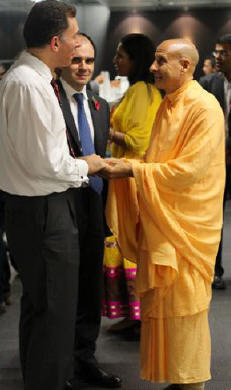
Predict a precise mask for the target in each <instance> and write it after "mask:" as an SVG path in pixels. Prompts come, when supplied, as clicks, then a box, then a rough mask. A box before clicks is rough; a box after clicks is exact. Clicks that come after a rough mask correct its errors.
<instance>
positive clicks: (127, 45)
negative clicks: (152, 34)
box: [120, 33, 156, 85]
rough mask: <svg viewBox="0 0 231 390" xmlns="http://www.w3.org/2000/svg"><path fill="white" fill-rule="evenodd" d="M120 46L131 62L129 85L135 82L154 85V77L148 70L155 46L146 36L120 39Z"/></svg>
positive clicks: (137, 35)
mask: <svg viewBox="0 0 231 390" xmlns="http://www.w3.org/2000/svg"><path fill="white" fill-rule="evenodd" d="M120 42H121V45H122V48H123V49H124V51H125V52H126V53H127V54H128V56H129V58H130V59H131V60H132V61H133V67H132V73H131V74H130V75H128V80H129V82H130V84H131V85H132V84H134V83H136V82H137V81H144V82H146V83H152V84H154V75H153V74H152V73H151V72H150V70H149V68H150V66H151V64H152V63H153V61H154V55H155V49H156V48H155V45H154V43H153V42H152V41H151V39H149V38H148V37H147V36H146V35H143V34H137V33H134V34H128V35H126V36H125V37H123V38H122V39H121V41H120Z"/></svg>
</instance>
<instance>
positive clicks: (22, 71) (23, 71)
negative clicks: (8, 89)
mask: <svg viewBox="0 0 231 390" xmlns="http://www.w3.org/2000/svg"><path fill="white" fill-rule="evenodd" d="M5 84H6V85H9V86H10V85H15V86H18V87H21V88H25V89H26V88H33V87H34V88H38V87H40V86H41V77H39V76H38V74H37V72H36V71H35V70H34V69H33V68H31V67H30V66H28V65H26V64H20V65H18V66H16V67H13V68H12V70H10V71H9V72H8V74H7V76H6V78H5Z"/></svg>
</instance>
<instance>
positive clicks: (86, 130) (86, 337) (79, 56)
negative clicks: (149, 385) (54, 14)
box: [57, 34, 121, 388]
mask: <svg viewBox="0 0 231 390" xmlns="http://www.w3.org/2000/svg"><path fill="white" fill-rule="evenodd" d="M79 44H80V46H79V47H78V48H77V49H76V53H75V57H74V58H73V60H72V64H71V65H70V66H69V67H66V68H63V70H62V74H61V76H62V77H61V79H60V80H58V81H57V84H58V87H59V93H60V100H61V106H62V108H63V114H64V118H65V120H66V124H67V127H68V128H69V130H70V132H71V135H72V137H73V140H74V141H75V148H76V152H77V154H78V155H79V156H81V155H85V154H88V153H89V150H90V151H91V152H92V153H96V154H98V155H100V156H101V157H104V156H105V153H106V145H107V139H108V132H109V126H110V122H109V106H108V104H107V102H106V101H105V100H104V99H101V98H100V97H99V96H98V95H95V94H94V93H93V92H91V91H88V90H87V89H86V85H87V83H88V82H89V80H90V79H91V77H92V74H93V72H94V61H95V45H94V43H93V42H92V40H91V38H90V37H88V36H86V35H84V34H83V35H82V34H79ZM91 148H94V150H92V149H91ZM102 185H103V182H102V179H101V178H96V177H94V178H92V177H91V178H90V181H89V186H88V187H86V188H81V189H77V190H76V195H75V197H76V199H75V200H76V213H77V223H78V228H79V240H80V269H79V278H78V280H77V281H76V283H78V286H79V288H78V291H79V293H78V305H77V317H76V333H75V345H74V379H72V380H70V388H75V386H76V388H78V382H79V381H80V380H81V381H84V382H88V383H91V384H93V385H96V386H100V387H120V385H121V380H120V378H119V377H117V376H114V375H111V374H108V373H107V372H105V371H104V370H103V369H102V368H101V367H100V366H99V364H98V362H97V360H96V359H95V356H94V354H95V348H96V339H97V337H98V334H99V329H100V321H101V301H102V285H103V279H102V278H103V273H102V268H103V263H102V262H103V251H104V216H103V202H102Z"/></svg>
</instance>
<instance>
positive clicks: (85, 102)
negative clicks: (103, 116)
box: [61, 78, 94, 142]
mask: <svg viewBox="0 0 231 390" xmlns="http://www.w3.org/2000/svg"><path fill="white" fill-rule="evenodd" d="M61 82H62V85H63V88H64V89H65V91H66V94H67V98H68V101H69V104H70V107H71V112H72V115H73V117H74V120H75V125H76V128H77V131H78V134H79V127H78V104H77V102H76V100H75V99H74V97H73V95H74V94H75V93H82V94H83V106H84V111H85V114H86V117H87V122H88V125H89V128H90V132H91V137H92V140H93V142H94V126H93V123H92V117H91V111H90V108H89V104H88V96H87V89H86V85H85V86H84V87H83V89H82V91H76V90H75V89H74V88H72V87H71V86H70V84H68V83H66V81H65V80H63V79H62V78H61Z"/></svg>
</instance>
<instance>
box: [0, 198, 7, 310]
mask: <svg viewBox="0 0 231 390" xmlns="http://www.w3.org/2000/svg"><path fill="white" fill-rule="evenodd" d="M3 230H4V201H3V198H2V195H1V192H0V303H3V302H4V292H5V291H4V290H5V288H4V279H5V266H6V264H5V263H6V248H5V244H4V242H3V239H2V235H3Z"/></svg>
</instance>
